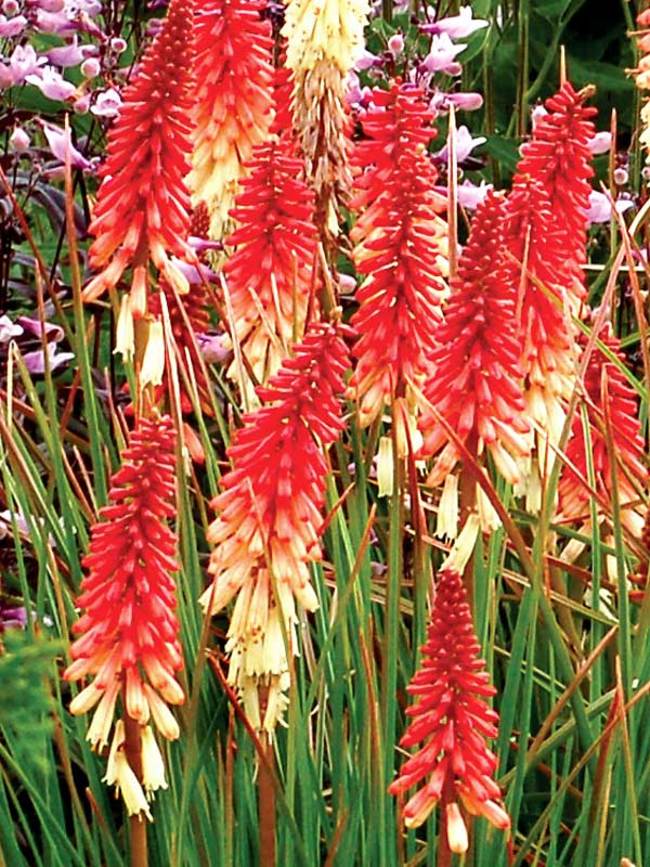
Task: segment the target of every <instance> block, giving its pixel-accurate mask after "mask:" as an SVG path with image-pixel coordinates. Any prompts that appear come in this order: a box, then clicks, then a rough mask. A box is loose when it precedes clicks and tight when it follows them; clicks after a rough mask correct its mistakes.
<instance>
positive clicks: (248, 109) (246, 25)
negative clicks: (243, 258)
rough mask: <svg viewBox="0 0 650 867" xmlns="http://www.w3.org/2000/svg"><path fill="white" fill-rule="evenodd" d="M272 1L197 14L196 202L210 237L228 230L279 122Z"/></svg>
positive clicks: (215, 3)
mask: <svg viewBox="0 0 650 867" xmlns="http://www.w3.org/2000/svg"><path fill="white" fill-rule="evenodd" d="M265 8H266V3H265V2H264V0H207V2H205V3H203V4H202V6H201V9H200V11H198V13H197V15H196V22H195V26H194V39H195V45H196V62H195V70H196V77H197V88H196V99H195V101H194V110H193V118H194V123H195V132H194V153H193V157H192V166H193V167H192V172H191V174H190V175H189V177H188V179H187V182H188V184H189V187H190V189H191V191H192V201H193V203H194V204H195V205H196V204H197V203H198V202H205V203H206V204H207V206H208V209H209V211H210V214H211V225H210V237H211V238H213V239H214V240H220V239H221V238H222V237H223V234H224V232H225V231H226V230H227V228H228V222H229V217H228V214H229V211H230V209H231V207H232V205H233V202H234V198H235V194H236V192H237V188H238V184H239V181H240V179H241V178H242V177H243V176H244V175H245V174H246V168H245V164H246V163H247V162H248V161H249V160H250V159H251V157H252V155H253V148H254V147H255V145H257V144H260V143H261V142H263V141H265V140H266V137H267V135H268V131H269V126H270V124H271V121H272V119H273V116H272V111H271V109H272V103H273V91H272V84H273V66H272V62H271V61H272V53H271V52H272V47H273V42H272V39H271V24H270V22H269V21H267V20H263V19H262V13H263V11H264V10H265Z"/></svg>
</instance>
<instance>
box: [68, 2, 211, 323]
mask: <svg viewBox="0 0 650 867" xmlns="http://www.w3.org/2000/svg"><path fill="white" fill-rule="evenodd" d="M192 18H193V6H192V3H184V2H181V0H172V2H171V3H170V6H169V11H168V13H167V17H166V19H165V21H164V23H163V26H162V29H161V31H160V33H159V34H158V36H157V37H156V39H155V40H154V42H153V44H152V45H151V46H150V47H149V48H148V49H147V51H146V52H145V54H144V57H143V59H142V62H141V63H140V64H139V66H138V69H137V72H136V73H135V76H134V77H133V80H132V81H131V83H130V84H129V85H128V86H127V87H126V89H125V90H124V92H123V95H122V96H123V104H122V107H121V109H120V115H119V117H118V119H117V121H116V122H115V124H114V126H113V127H111V129H110V131H109V133H108V148H107V152H108V157H107V159H106V162H105V163H104V165H103V166H102V168H101V169H100V173H99V174H100V177H101V178H102V184H101V186H100V188H99V192H98V194H97V204H96V206H95V209H94V212H93V219H92V222H91V224H90V227H89V232H90V234H91V235H93V236H94V237H95V240H94V242H93V243H92V245H91V247H90V251H89V261H90V265H91V267H92V268H94V269H96V270H98V269H101V271H100V273H99V274H98V275H97V276H96V277H95V278H94V279H93V280H91V282H90V283H89V284H88V286H87V287H86V289H85V290H84V293H83V297H84V300H86V301H93V300H95V299H96V298H98V297H99V296H100V295H101V294H102V293H103V292H104V291H105V290H106V289H107V288H109V287H111V286H115V285H116V284H117V282H118V280H119V279H120V277H121V276H122V274H123V272H124V271H125V270H126V269H127V268H128V267H129V265H132V266H133V268H134V274H133V288H132V291H131V306H132V310H133V313H134V314H135V315H136V316H137V315H142V314H144V313H145V311H146V291H147V288H146V287H147V282H148V275H147V268H148V262H149V261H151V262H152V263H153V264H154V265H155V266H156V267H157V268H158V269H160V271H162V272H163V273H164V274H165V275H166V276H167V278H168V279H169V280H171V281H173V282H175V283H176V284H177V285H178V287H179V290H180V291H182V292H184V291H187V281H186V280H185V278H184V277H183V276H182V274H181V273H180V272H179V271H178V269H177V268H175V267H174V265H173V264H172V262H171V261H170V259H169V256H170V255H176V256H179V257H182V258H186V257H189V258H190V259H191V258H192V257H193V253H192V250H191V248H190V247H189V246H188V245H187V243H186V239H187V236H188V234H189V228H190V201H189V194H188V191H187V189H186V187H185V183H184V180H183V179H184V177H185V175H186V174H187V172H188V171H189V169H190V166H189V157H190V153H191V150H192V146H191V141H190V130H191V128H190V124H189V121H188V118H189V117H190V115H191V109H192V98H191V95H190V94H191V91H192V89H193V87H194V79H193V77H192V74H191V72H190V70H191V68H192V63H191V57H189V58H188V51H189V50H190V49H189V48H188V46H189V45H190V44H191V30H192ZM179 57H183V59H184V62H183V63H179Z"/></svg>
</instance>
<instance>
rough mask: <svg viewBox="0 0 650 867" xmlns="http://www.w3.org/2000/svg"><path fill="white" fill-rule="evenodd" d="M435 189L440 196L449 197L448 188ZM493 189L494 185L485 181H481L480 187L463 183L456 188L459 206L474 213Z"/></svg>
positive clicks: (470, 183)
mask: <svg viewBox="0 0 650 867" xmlns="http://www.w3.org/2000/svg"><path fill="white" fill-rule="evenodd" d="M434 189H435V191H436V192H437V193H440V195H442V196H447V193H448V191H447V188H446V187H434ZM491 189H492V184H486V183H485V181H481V183H480V185H479V186H477V185H476V184H473V183H472V182H471V181H463V183H462V184H459V185H458V187H457V188H456V195H457V199H458V204H459V205H460V206H461V208H467V210H468V211H473V210H475V209H476V208H477V207H478V206H479V205H480V204H481V203H482V202H483V201H484V200H485V197H486V196H487V194H488V193H489V192H490V190H491Z"/></svg>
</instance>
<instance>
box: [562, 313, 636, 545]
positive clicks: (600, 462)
mask: <svg viewBox="0 0 650 867" xmlns="http://www.w3.org/2000/svg"><path fill="white" fill-rule="evenodd" d="M598 336H599V338H600V340H601V341H602V343H604V344H605V346H607V348H608V349H609V350H610V351H611V352H612V353H613V354H614V355H615V356H616V357H617V358H618V359H619V360H620V361H621V362H623V363H624V362H625V356H624V355H623V353H622V351H621V344H620V341H619V340H618V338H616V337H614V336H613V334H612V331H611V325H610V324H609V323H607V325H606V327H605V328H604V329H603V330H602V331H600V333H599V335H598ZM580 343H581V344H582V346H583V348H584V346H586V344H587V339H586V338H585V337H584V335H583V336H581V338H580ZM584 388H585V393H586V397H587V411H588V416H589V423H590V438H591V459H592V461H593V465H594V477H595V487H596V491H597V493H598V494H599V495H600V496H601V497H602V498H603V499H604V500H606V501H607V502H610V501H611V497H612V466H611V462H610V458H609V452H608V448H607V435H606V430H607V424H608V421H607V420H608V419H609V425H610V426H611V434H612V439H613V445H614V448H615V450H616V455H617V487H618V495H619V498H620V502H621V506H622V507H623V508H622V512H621V515H622V520H623V522H624V523H626V524H627V526H628V527H629V529H630V530H631V532H633V533H634V534H635V535H639V534H640V533H641V531H642V527H643V518H642V516H641V514H640V513H639V512H638V511H637V510H636V509H635V508H631V507H630V504H631V503H636V501H637V500H638V494H637V492H636V490H635V488H634V485H633V484H632V483H631V481H630V478H632V479H636V480H637V481H640V480H641V479H645V477H646V475H647V473H646V470H645V469H644V465H643V456H644V443H643V437H642V436H641V424H640V422H639V418H638V400H637V397H636V393H635V391H634V389H633V388H632V386H631V385H630V384H629V383H628V381H627V379H626V378H625V375H624V374H623V373H622V372H621V371H620V370H619V368H618V367H616V365H615V364H613V363H612V362H611V361H610V360H609V359H608V358H607V356H606V355H605V354H604V352H602V350H601V349H599V348H598V347H597V346H596V347H594V350H593V352H592V354H591V357H590V359H589V364H588V366H587V370H586V372H585V379H584ZM566 457H567V465H566V466H565V467H564V468H563V470H562V476H561V478H560V483H559V488H558V491H559V496H560V510H561V513H562V516H563V517H565V518H569V519H571V518H573V519H576V518H578V517H583V518H586V519H588V517H589V499H590V494H589V491H588V490H586V489H585V486H584V484H583V483H582V482H581V481H580V478H579V477H576V474H575V473H574V472H573V470H572V469H571V467H572V466H573V467H575V468H576V469H577V470H578V472H579V473H580V476H581V477H582V478H583V479H588V478H589V474H588V471H587V456H586V452H585V437H584V430H583V425H582V419H581V416H580V415H579V414H576V418H575V419H574V422H573V429H572V432H571V437H570V439H569V442H568V443H567V447H566Z"/></svg>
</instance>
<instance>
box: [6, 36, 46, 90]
mask: <svg viewBox="0 0 650 867" xmlns="http://www.w3.org/2000/svg"><path fill="white" fill-rule="evenodd" d="M44 63H47V58H46V57H38V56H37V54H36V52H35V51H34V49H33V48H32V46H31V45H17V46H16V47H15V48H14V50H13V52H12V54H11V57H10V58H9V69H10V71H11V79H12V84H22V83H23V82H24V81H25V80H26V79H27V76H28V75H34V74H35V73H38V71H39V67H40V66H42V65H43V64H44Z"/></svg>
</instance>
